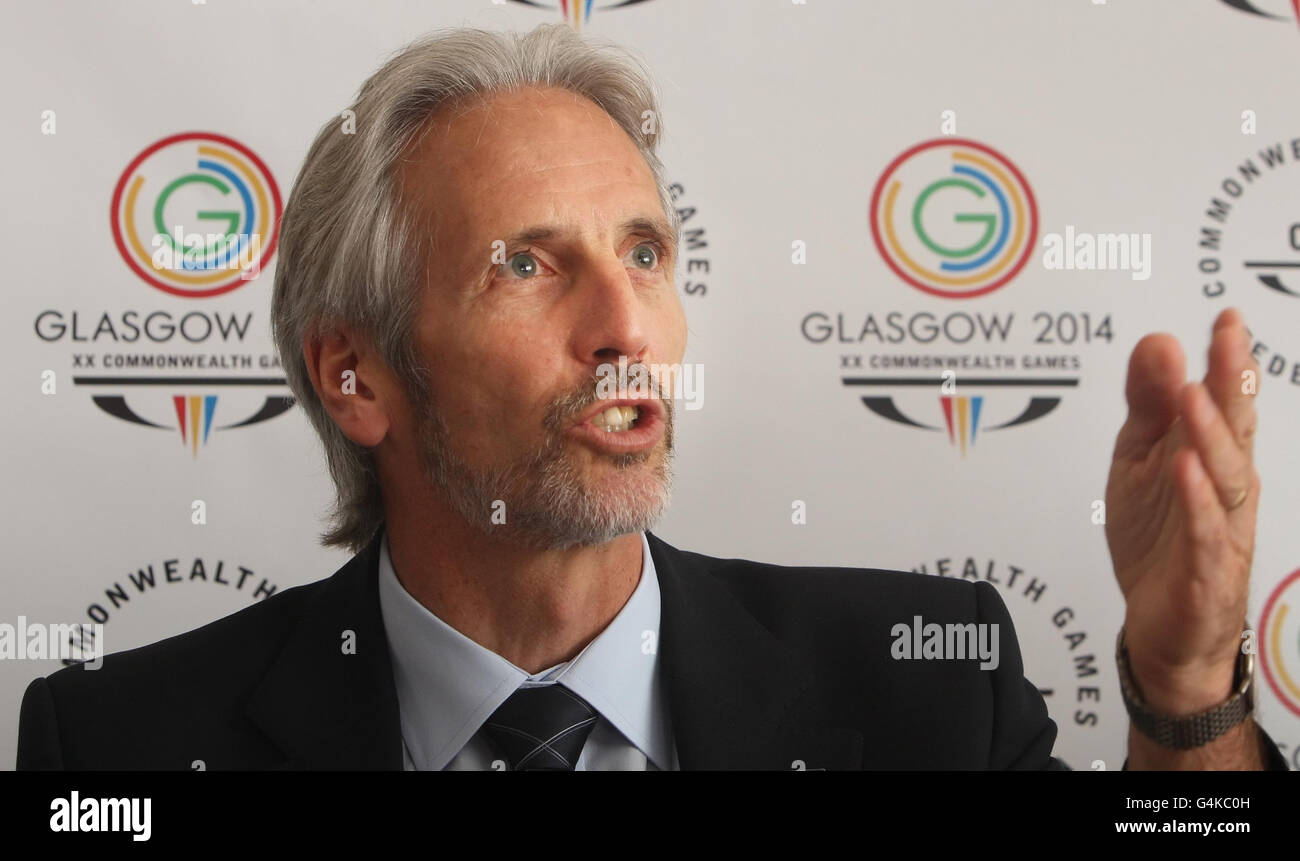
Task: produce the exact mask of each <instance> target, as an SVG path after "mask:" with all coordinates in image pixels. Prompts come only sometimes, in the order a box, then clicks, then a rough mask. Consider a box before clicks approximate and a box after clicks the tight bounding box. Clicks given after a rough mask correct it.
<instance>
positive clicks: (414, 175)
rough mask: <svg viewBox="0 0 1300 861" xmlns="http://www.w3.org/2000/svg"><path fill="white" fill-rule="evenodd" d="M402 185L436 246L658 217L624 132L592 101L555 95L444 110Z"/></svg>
mask: <svg viewBox="0 0 1300 861" xmlns="http://www.w3.org/2000/svg"><path fill="white" fill-rule="evenodd" d="M401 181H402V183H403V187H404V191H405V194H406V196H407V198H408V199H409V200H410V202H411V203H412V204H413V205H415V206H416V207H418V210H419V213H420V215H421V217H422V220H423V221H424V223H425V224H426V226H428V227H429V228H431V229H432V230H433V233H434V234H435V241H436V240H437V235H438V234H443V233H447V232H455V233H463V232H464V231H469V232H478V231H488V232H492V231H496V232H504V231H507V230H511V229H514V228H518V227H520V226H523V225H525V224H528V225H531V224H534V223H537V222H553V223H555V222H568V223H576V222H582V221H585V220H589V219H592V218H595V219H597V220H598V221H604V220H610V221H612V220H616V219H617V220H621V219H622V218H623V217H625V216H626V215H627V214H628V213H630V212H633V211H646V208H647V207H651V209H650V210H649V211H651V212H654V211H658V209H659V197H658V189H657V187H656V185H655V180H654V176H653V174H652V173H651V172H650V168H649V166H648V165H647V164H646V162H645V159H644V157H643V156H642V155H641V152H640V150H639V149H638V148H637V146H636V144H635V143H633V141H632V139H631V138H630V137H628V135H627V133H626V132H625V131H623V129H622V128H621V127H620V126H619V125H618V124H617V123H616V122H615V121H614V119H613V118H612V117H610V116H609V115H608V114H606V113H605V112H604V111H603V110H602V109H601V108H600V107H599V106H598V105H596V104H595V103H594V102H592V101H590V100H589V99H586V98H585V97H583V96H579V95H577V94H576V93H571V92H569V91H566V90H561V89H556V88H534V87H530V88H524V89H519V90H512V91H508V92H502V93H494V94H492V95H490V96H487V97H476V98H474V99H472V100H470V101H468V102H459V103H454V104H451V105H446V106H444V107H443V108H441V109H440V110H439V111H438V112H437V113H436V114H435V115H434V116H433V117H431V118H430V120H429V122H428V123H427V125H426V127H425V129H424V130H423V132H422V135H421V136H420V137H418V138H417V140H416V141H415V143H414V144H413V145H412V146H411V147H410V148H409V149H408V151H407V153H406V154H405V158H404V160H403V163H402V168H401Z"/></svg>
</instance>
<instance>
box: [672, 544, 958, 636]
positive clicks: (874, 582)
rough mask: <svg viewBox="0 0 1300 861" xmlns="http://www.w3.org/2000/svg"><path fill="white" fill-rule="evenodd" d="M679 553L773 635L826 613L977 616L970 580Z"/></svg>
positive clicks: (899, 617) (857, 616) (875, 616)
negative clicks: (788, 626) (733, 598)
mask: <svg viewBox="0 0 1300 861" xmlns="http://www.w3.org/2000/svg"><path fill="white" fill-rule="evenodd" d="M677 552H678V553H680V554H681V555H682V556H683V557H685V558H686V559H687V560H688V561H689V563H690V564H692V565H693V566H694V567H695V568H696V570H700V571H705V572H707V573H708V574H709V575H710V576H712V577H714V578H715V579H716V580H717V581H718V582H720V583H721V584H722V585H723V586H725V587H726V588H727V590H728V591H730V592H731V593H732V594H733V595H734V596H735V597H736V599H737V600H738V601H740V602H741V603H742V604H744V605H745V607H746V608H747V609H748V610H749V611H750V612H751V613H753V614H754V616H755V618H757V619H758V620H759V621H760V622H762V623H763V624H764V625H766V626H767V627H768V628H769V629H771V630H773V632H774V633H779V629H781V628H782V627H785V626H786V625H787V624H792V623H797V622H799V621H809V620H812V621H816V619H817V618H818V617H822V618H824V617H825V616H826V615H827V614H830V615H832V616H835V617H840V616H843V617H845V618H849V619H854V620H857V621H858V622H862V621H864V620H882V621H883V620H886V619H888V620H893V621H909V622H910V621H911V619H912V616H913V615H915V614H916V613H917V612H920V613H922V614H925V613H930V614H932V615H935V616H945V617H949V618H950V620H952V621H956V617H962V618H973V617H974V615H975V613H976V609H977V604H976V602H977V598H976V590H975V583H974V582H972V581H970V580H962V579H957V578H952V577H940V576H937V575H930V574H918V573H914V572H910V571H897V570H893V569H888V568H871V567H863V568H854V567H845V566H825V565H783V564H776V563H771V562H757V561H754V560H752V559H743V558H722V557H714V556H706V555H704V554H702V553H694V552H691V551H688V550H679V551H677ZM810 613H812V614H813V616H812V617H810V616H809V614H810Z"/></svg>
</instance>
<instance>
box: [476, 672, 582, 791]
mask: <svg viewBox="0 0 1300 861" xmlns="http://www.w3.org/2000/svg"><path fill="white" fill-rule="evenodd" d="M595 725H596V712H595V710H594V709H592V707H591V706H589V705H588V704H587V702H586V701H585V700H584V699H583V698H582V697H580V696H578V695H577V694H575V693H574V692H573V691H571V690H569V689H568V688H566V687H563V686H562V685H560V684H559V683H558V682H555V683H552V684H549V685H543V686H539V687H527V688H520V689H519V690H517V691H515V692H514V693H513V694H511V695H510V697H509V698H508V699H507V700H506V701H505V702H504V703H502V704H501V705H500V707H499V708H497V710H496V711H494V712H493V713H492V716H491V717H490V718H488V720H487V723H485V724H484V725H483V729H484V730H486V732H487V734H488V737H489V738H491V739H492V743H493V745H494V746H495V747H496V749H497V751H498V753H500V754H501V755H502V757H503V758H504V759H505V760H506V765H507V767H508V768H509V769H510V770H511V771H573V769H574V766H576V765H577V764H578V754H580V753H582V746H583V745H584V744H586V742H587V736H588V735H589V734H590V733H591V728H592V727H593V726H595Z"/></svg>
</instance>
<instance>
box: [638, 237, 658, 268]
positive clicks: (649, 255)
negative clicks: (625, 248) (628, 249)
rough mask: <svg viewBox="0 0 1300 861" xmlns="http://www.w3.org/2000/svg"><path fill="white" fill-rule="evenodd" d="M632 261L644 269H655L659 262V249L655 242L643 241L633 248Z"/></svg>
mask: <svg viewBox="0 0 1300 861" xmlns="http://www.w3.org/2000/svg"><path fill="white" fill-rule="evenodd" d="M632 262H633V263H635V264H636V265H637V266H639V267H641V268H642V269H653V268H655V266H657V265H658V264H659V249H657V248H656V247H655V246H654V244H653V243H650V242H642V243H641V244H640V245H638V246H637V247H636V248H633V249H632Z"/></svg>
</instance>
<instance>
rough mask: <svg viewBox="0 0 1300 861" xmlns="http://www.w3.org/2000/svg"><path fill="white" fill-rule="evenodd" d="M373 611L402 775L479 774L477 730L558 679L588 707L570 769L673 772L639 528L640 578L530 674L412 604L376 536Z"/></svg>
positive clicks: (489, 757) (650, 563)
mask: <svg viewBox="0 0 1300 861" xmlns="http://www.w3.org/2000/svg"><path fill="white" fill-rule="evenodd" d="M379 608H380V611H381V613H382V614H383V619H384V630H385V631H386V632H387V635H388V648H389V654H390V656H391V658H392V664H393V681H394V683H395V684H396V687H397V703H398V709H399V712H400V714H401V723H402V753H403V757H402V758H403V763H404V767H405V769H406V770H407V771H440V770H442V769H447V770H453V771H488V770H491V769H492V763H493V760H494V759H495V758H496V757H495V755H494V753H493V750H492V747H491V745H490V743H489V742H488V740H487V737H486V736H485V735H484V733H483V732H482V726H483V724H484V723H485V722H486V721H487V719H488V718H489V717H490V716H491V715H492V713H493V712H494V711H496V710H497V707H498V706H500V705H501V704H502V703H504V702H505V701H506V699H507V698H508V697H509V696H510V695H511V694H513V693H514V692H515V691H516V690H517V689H519V688H520V687H521V686H532V685H537V684H539V683H550V682H562V683H563V684H564V686H565V687H567V688H568V689H569V690H571V691H573V692H574V693H575V694H577V695H578V696H580V697H582V698H583V699H584V700H586V701H587V702H588V703H589V704H590V705H591V707H592V708H593V709H595V710H596V711H597V713H598V715H599V716H598V718H597V720H596V725H595V726H594V727H593V728H592V730H591V735H590V736H588V738H587V743H586V745H585V746H584V747H583V749H582V755H581V756H579V757H578V762H577V766H576V770H577V771H665V770H668V771H675V770H677V769H678V768H679V763H678V762H677V751H676V748H675V747H674V745H673V741H672V733H671V728H670V727H671V725H670V723H669V719H668V711H667V703H666V698H665V695H664V691H663V684H662V681H661V678H660V676H661V673H660V671H659V649H658V642H659V611H660V604H659V578H658V576H657V575H656V574H655V565H654V559H652V558H651V556H650V544H649V542H647V541H646V537H645V533H642V534H641V579H640V580H639V581H638V582H637V585H636V588H635V589H634V590H633V592H632V597H630V598H629V599H628V600H627V603H626V604H624V605H623V608H622V609H621V610H619V612H618V615H616V616H615V617H614V619H613V621H611V622H610V623H609V625H607V626H606V627H605V629H604V630H603V631H601V632H600V634H598V635H597V636H596V638H595V639H593V640H592V641H591V642H590V643H588V644H587V646H586V647H585V648H584V649H583V650H582V651H581V652H580V653H579V654H578V655H577V657H575V658H573V660H571V661H566V662H564V663H562V664H557V665H555V666H554V667H551V668H550V669H548V670H544V671H542V672H540V673H537V674H535V675H530V674H529V673H527V672H526V671H524V670H522V669H520V668H519V667H516V666H515V665H514V664H512V663H510V661H507V660H506V659H505V658H503V657H501V656H500V655H498V654H496V653H495V652H493V651H491V650H490V649H487V648H485V647H484V646H481V645H479V644H478V643H476V642H474V641H473V640H471V639H470V638H469V637H466V636H465V635H464V634H462V633H461V632H460V631H457V630H456V629H455V628H453V627H451V626H450V625H448V624H447V623H446V622H444V621H443V620H441V619H439V618H438V617H437V616H435V615H434V614H433V613H431V612H430V611H429V610H428V608H426V607H425V606H424V605H423V604H421V603H420V602H419V601H417V600H415V598H413V597H412V596H411V594H410V593H409V592H407V591H406V589H405V587H403V586H402V583H401V581H400V580H398V579H397V573H396V571H395V570H394V569H393V561H392V557H391V556H390V555H389V552H388V535H387V533H385V535H384V538H383V541H382V542H381V549H380V554H379Z"/></svg>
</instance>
